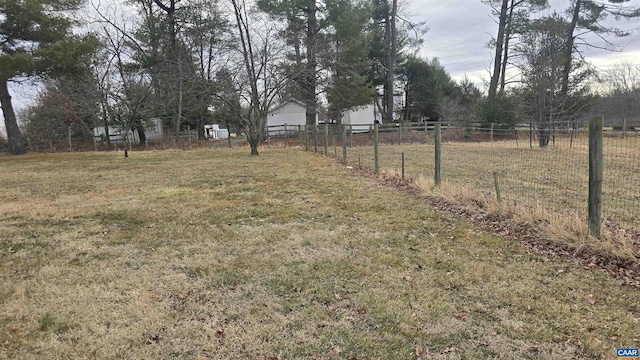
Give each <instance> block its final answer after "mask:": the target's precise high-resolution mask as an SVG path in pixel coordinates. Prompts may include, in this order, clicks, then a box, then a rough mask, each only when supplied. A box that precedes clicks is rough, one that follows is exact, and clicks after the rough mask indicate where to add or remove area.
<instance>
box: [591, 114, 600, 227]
mask: <svg viewBox="0 0 640 360" xmlns="http://www.w3.org/2000/svg"><path fill="white" fill-rule="evenodd" d="M602 123H603V119H602V116H594V117H592V118H590V119H589V205H588V208H589V234H591V236H593V237H596V238H598V239H599V238H600V217H601V215H602V143H603V142H602Z"/></svg>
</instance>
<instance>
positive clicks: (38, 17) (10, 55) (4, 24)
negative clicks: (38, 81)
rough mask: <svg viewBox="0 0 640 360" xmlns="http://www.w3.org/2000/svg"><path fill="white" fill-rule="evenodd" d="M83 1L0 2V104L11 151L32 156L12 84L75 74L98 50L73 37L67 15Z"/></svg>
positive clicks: (90, 41) (91, 43)
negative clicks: (21, 130)
mask: <svg viewBox="0 0 640 360" xmlns="http://www.w3.org/2000/svg"><path fill="white" fill-rule="evenodd" d="M80 5H81V0H4V1H2V2H0V37H1V38H2V46H1V47H0V104H2V112H3V115H4V121H5V126H6V128H7V137H8V140H9V152H10V153H11V154H14V155H19V154H24V153H26V152H27V146H26V143H25V140H24V137H23V136H22V134H21V132H20V129H19V128H18V122H17V120H16V115H15V112H14V110H13V104H12V101H11V94H10V93H9V82H11V81H13V80H16V79H18V78H23V77H32V76H47V75H50V76H55V75H57V74H61V73H69V72H73V71H74V70H75V66H76V64H77V63H78V60H82V59H83V58H84V54H87V53H89V52H90V50H91V49H92V48H93V47H94V46H95V41H94V40H93V38H91V37H84V38H81V37H79V36H75V35H73V33H72V31H71V29H72V27H73V25H74V23H73V21H72V20H71V19H70V18H69V17H68V16H66V15H65V14H68V13H69V12H71V11H74V10H77V9H78V7H79V6H80Z"/></svg>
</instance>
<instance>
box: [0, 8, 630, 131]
mask: <svg viewBox="0 0 640 360" xmlns="http://www.w3.org/2000/svg"><path fill="white" fill-rule="evenodd" d="M405 1H407V2H408V4H409V5H408V6H407V7H408V9H409V11H408V13H409V16H410V17H411V18H412V20H414V21H426V22H427V25H428V26H429V28H430V29H429V31H428V32H427V33H426V34H425V36H424V45H423V48H422V51H421V54H422V55H423V56H426V57H428V58H433V57H438V58H439V59H440V62H441V64H442V65H444V67H445V69H446V70H447V71H448V72H449V73H450V74H451V76H452V77H453V78H454V79H456V80H460V79H462V78H464V76H468V77H469V79H471V81H473V82H474V83H476V85H478V86H479V87H480V88H481V89H484V85H483V84H484V82H485V81H486V80H487V79H489V70H488V69H489V67H490V65H491V62H492V50H491V49H489V48H487V46H486V44H487V42H488V41H489V40H490V39H491V36H492V35H495V33H496V32H497V25H496V23H495V21H494V19H493V17H492V16H491V9H490V7H489V6H488V5H485V4H483V3H481V1H480V0H405ZM550 2H551V9H549V10H547V11H546V12H545V13H546V14H550V13H552V12H553V11H554V10H555V11H558V12H561V13H562V12H564V10H565V9H566V7H567V6H568V4H569V2H570V1H569V0H551V1H550ZM630 3H631V4H636V5H640V0H631V2H630ZM610 22H612V23H613V24H616V25H617V26H618V27H620V28H622V29H624V30H632V29H635V28H637V27H640V23H639V22H637V21H636V22H632V23H630V22H626V23H624V22H618V23H615V22H613V20H612V19H611V21H610ZM610 40H611V41H612V42H614V43H615V45H616V46H618V47H620V48H621V49H622V51H617V52H611V51H604V50H586V56H587V59H588V60H589V61H590V62H591V63H593V64H594V65H596V66H597V67H599V68H601V69H608V68H611V66H613V65H614V64H617V63H620V62H622V61H625V62H629V63H632V64H638V65H640V33H638V32H635V33H633V34H632V35H630V36H628V37H625V38H618V39H610ZM594 43H597V44H599V45H602V46H603V45H604V43H603V42H602V41H601V40H597V39H594ZM32 89H33V87H32V86H30V85H28V84H27V85H23V86H13V87H12V88H11V91H12V95H13V98H14V101H15V106H16V108H17V109H22V108H24V107H25V105H26V104H28V103H29V102H31V101H32V100H33V98H34V97H35V93H34V91H33V90H32ZM3 125H4V124H3V123H1V124H0V131H2V130H3V129H2V128H3Z"/></svg>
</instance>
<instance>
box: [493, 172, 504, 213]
mask: <svg viewBox="0 0 640 360" xmlns="http://www.w3.org/2000/svg"><path fill="white" fill-rule="evenodd" d="M493 186H494V187H495V188H496V200H497V201H498V205H501V204H502V197H501V196H500V183H499V182H498V172H497V171H494V172H493Z"/></svg>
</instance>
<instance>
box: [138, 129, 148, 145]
mask: <svg viewBox="0 0 640 360" xmlns="http://www.w3.org/2000/svg"><path fill="white" fill-rule="evenodd" d="M136 131H137V132H138V138H139V139H140V144H146V143H147V134H145V132H144V126H141V125H139V126H136Z"/></svg>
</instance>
